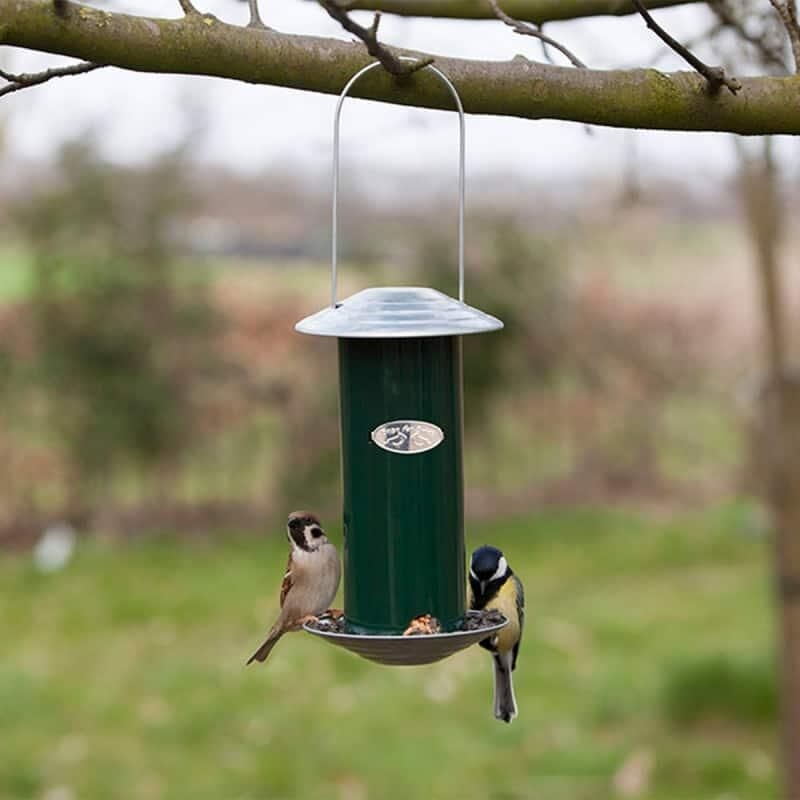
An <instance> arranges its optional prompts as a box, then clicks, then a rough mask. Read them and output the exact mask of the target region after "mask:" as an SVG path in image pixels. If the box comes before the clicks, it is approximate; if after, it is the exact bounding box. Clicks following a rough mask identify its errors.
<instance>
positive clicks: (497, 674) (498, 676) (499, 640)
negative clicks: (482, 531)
mask: <svg viewBox="0 0 800 800" xmlns="http://www.w3.org/2000/svg"><path fill="white" fill-rule="evenodd" d="M469 585H470V589H471V590H472V597H471V598H470V608H473V609H476V610H477V611H481V610H483V609H487V610H488V609H496V610H497V611H499V612H500V613H501V614H503V616H504V617H506V619H508V625H506V626H505V627H504V628H501V629H500V630H499V631H498V632H497V633H495V634H494V635H492V636H490V637H488V638H487V639H484V640H483V641H482V642H480V646H481V647H483V648H484V649H486V650H488V651H489V652H490V653H492V655H493V657H494V715H495V718H496V719H500V720H503V722H511V720H512V719H514V717H516V716H517V701H516V699H515V697H514V685H513V683H512V682H511V673H512V672H513V670H514V668H515V667H516V666H517V655H518V653H519V643H520V640H521V638H522V626H523V623H524V620H525V592H524V590H523V588H522V583H521V582H520V580H519V578H517V576H516V575H514V573H513V572H512V570H511V567H509V566H508V562H507V561H506V557H505V556H504V555H503V554H502V552H500V550H498V549H497V548H496V547H491V546H490V545H484V546H483V547H479V548H478V549H477V550H476V551H475V552H474V553H473V554H472V563H471V564H470V569H469Z"/></svg>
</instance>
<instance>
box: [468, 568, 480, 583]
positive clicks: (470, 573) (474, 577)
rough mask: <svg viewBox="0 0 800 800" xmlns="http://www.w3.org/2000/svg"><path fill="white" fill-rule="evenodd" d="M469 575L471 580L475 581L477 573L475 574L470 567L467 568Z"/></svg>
mask: <svg viewBox="0 0 800 800" xmlns="http://www.w3.org/2000/svg"><path fill="white" fill-rule="evenodd" d="M469 576H470V578H472V580H474V581H477V580H478V576H477V575H476V574H475V573H474V572H473V571H472V568H471V567H470V570H469Z"/></svg>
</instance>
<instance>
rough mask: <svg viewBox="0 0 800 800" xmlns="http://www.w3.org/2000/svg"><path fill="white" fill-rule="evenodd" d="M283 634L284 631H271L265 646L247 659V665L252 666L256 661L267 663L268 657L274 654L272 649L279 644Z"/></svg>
mask: <svg viewBox="0 0 800 800" xmlns="http://www.w3.org/2000/svg"><path fill="white" fill-rule="evenodd" d="M282 634H283V631H270V632H269V634H268V636H267V638H266V639H265V640H264V644H262V645H261V647H259V648H258V650H256V651H255V653H253V655H251V656H250V658H248V659H247V663H248V664H252V663H253V662H254V661H266V660H267V656H268V655H269V654H270V652H272V648H273V647H275V645H276V644H277V643H278V639H280V638H281V636H282Z"/></svg>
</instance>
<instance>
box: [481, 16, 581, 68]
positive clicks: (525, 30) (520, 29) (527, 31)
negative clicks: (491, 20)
mask: <svg viewBox="0 0 800 800" xmlns="http://www.w3.org/2000/svg"><path fill="white" fill-rule="evenodd" d="M489 5H491V7H492V10H493V11H494V13H495V15H496V16H497V18H498V19H500V20H502V21H503V22H505V24H506V25H508V26H509V27H510V28H513V30H514V31H515V32H516V33H520V34H522V35H523V36H533V37H534V38H536V39H539V41H541V42H542V45H543V48H545V47H547V46H549V47H552V48H554V49H555V50H558V52H559V53H562V54H563V55H564V56H566V57H567V59H569V62H570V64H572V66H573V67H579V68H580V69H586V64H584V63H583V61H581V60H580V59H579V58H578V57H577V56H576V55H575V54H574V53H572V52H571V51H570V50H568V49H567V48H566V47H564V45H563V44H561V43H560V42H557V41H556V40H555V39H553V38H551V37H550V36H548V35H547V34H545V33H544V32H543V31H542V30H541V29H539V28H537V27H536V26H535V25H534V24H533V23H531V22H520V21H519V20H517V19H514V18H513V17H509V16H508V14H506V12H505V11H503V9H502V8H500V6H499V5H498V4H497V0H489ZM544 52H545V57H547V50H546V49H545V51H544Z"/></svg>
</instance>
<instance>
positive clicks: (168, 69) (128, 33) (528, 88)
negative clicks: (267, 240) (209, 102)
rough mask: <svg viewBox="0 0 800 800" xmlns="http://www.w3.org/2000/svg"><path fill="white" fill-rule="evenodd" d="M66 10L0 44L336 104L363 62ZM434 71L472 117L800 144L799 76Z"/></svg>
mask: <svg viewBox="0 0 800 800" xmlns="http://www.w3.org/2000/svg"><path fill="white" fill-rule="evenodd" d="M68 8H69V13H68V14H67V15H66V17H65V18H63V19H62V18H60V17H58V16H56V15H55V14H54V13H53V9H52V3H51V0H0V44H4V45H10V46H17V47H25V48H28V49H31V50H37V51H40V52H45V53H53V54H57V55H63V56H71V57H74V58H81V59H84V60H87V61H94V62H96V63H99V64H108V65H110V66H115V67H120V68H122V69H131V70H136V71H140V72H159V73H176V74H188V75H210V76H216V77H221V78H230V79H233V80H240V81H246V82H248V83H262V84H270V85H274V86H285V87H289V88H293V89H302V90H305V91H312V92H323V93H326V94H339V93H340V92H341V90H342V88H343V87H344V85H345V84H346V83H347V81H348V80H349V79H350V78H351V77H352V76H353V74H354V73H355V72H356V71H357V70H358V69H360V68H361V67H363V66H365V65H366V64H368V63H369V61H370V59H369V57H368V56H367V55H366V54H365V53H364V50H363V45H362V44H361V43H360V42H359V43H358V44H352V43H349V42H342V41H340V40H338V39H330V38H321V37H313V36H296V35H290V34H283V33H278V32H275V31H260V30H253V29H250V28H246V27H241V26H235V25H228V24H226V23H224V22H222V21H220V20H218V19H216V18H214V17H209V16H201V15H197V16H194V15H193V16H186V17H182V18H180V19H158V18H154V17H137V16H131V15H127V14H121V13H109V12H107V11H100V10H98V9H93V8H90V7H89V6H82V5H78V4H76V3H68ZM220 53H224V54H225V57H224V58H221V57H220ZM410 55H413V56H415V57H417V58H420V59H422V58H425V57H429V54H424V53H410ZM436 64H437V66H438V67H440V68H441V69H442V71H443V72H445V73H446V74H447V75H448V76H449V77H450V79H451V80H452V81H453V83H454V84H455V85H456V87H457V88H458V91H459V93H460V94H461V98H462V100H463V103H464V108H465V109H466V111H467V112H468V113H471V114H492V115H498V116H508V117H524V118H529V119H561V120H570V121H573V122H581V123H586V124H590V125H608V126H613V127H620V128H649V129H658V130H688V131H692V130H695V131H728V132H731V133H740V134H744V135H750V134H752V135H763V134H771V133H785V134H800V78H798V77H796V76H791V77H758V78H744V79H742V84H743V87H742V92H743V95H744V96H745V97H746V102H742V101H741V100H739V99H738V98H735V97H732V96H731V95H729V94H728V93H727V92H726V93H720V94H719V95H716V96H713V97H712V96H709V94H708V91H707V88H706V82H705V80H704V79H703V78H702V77H700V76H699V75H696V74H694V73H691V72H676V73H669V74H668V73H663V72H658V71H657V70H645V69H634V70H608V71H605V70H594V69H580V70H579V69H573V68H572V67H561V66H552V65H549V64H541V63H532V62H530V61H528V60H527V59H524V58H515V59H512V60H511V61H505V62H495V61H475V60H467V59H459V58H444V57H441V56H437V57H436ZM353 95H354V96H355V97H364V98H368V99H372V100H383V101H385V102H389V103H396V104H401V105H408V106H417V107H420V108H439V109H447V110H451V109H452V98H451V97H450V94H449V92H448V91H447V89H446V88H445V87H443V86H441V85H440V82H439V81H437V80H436V78H435V76H433V75H429V74H427V72H426V71H425V70H422V71H420V72H417V73H414V74H413V75H411V76H409V78H408V79H407V80H406V81H403V82H398V81H396V80H394V79H392V78H391V77H390V76H388V75H386V73H385V72H383V71H382V70H375V71H373V72H372V73H370V74H368V75H366V76H364V79H363V80H362V81H359V83H358V84H357V86H356V87H354V92H353Z"/></svg>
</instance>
